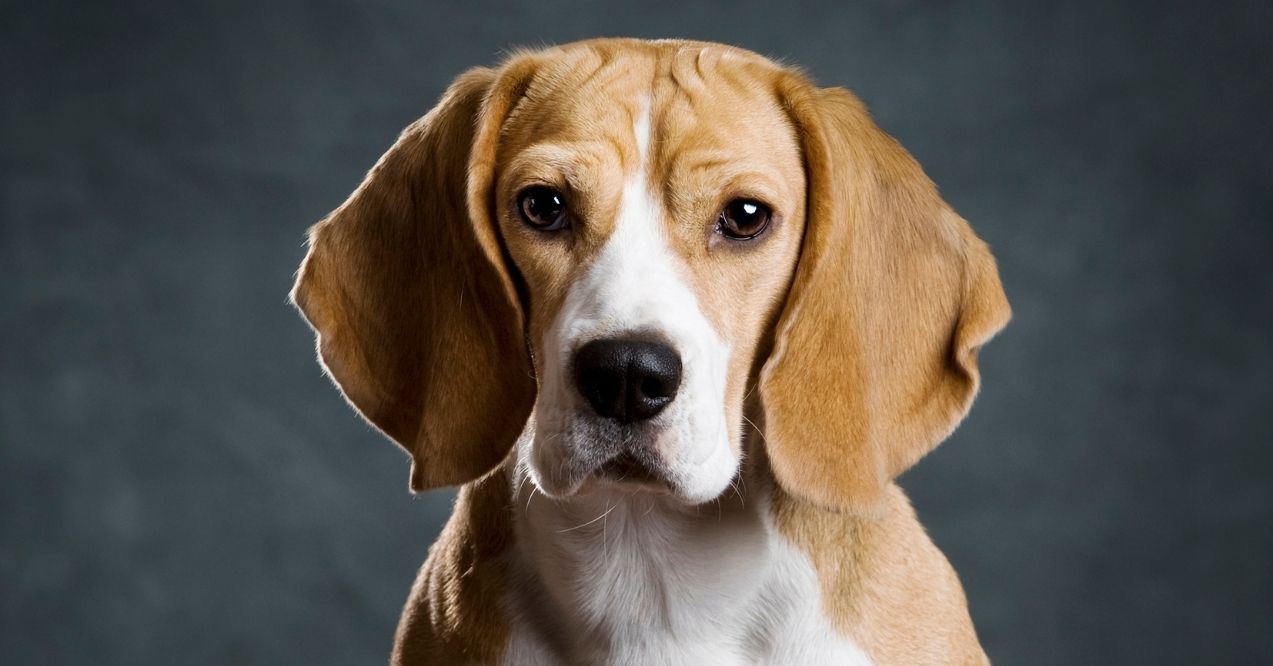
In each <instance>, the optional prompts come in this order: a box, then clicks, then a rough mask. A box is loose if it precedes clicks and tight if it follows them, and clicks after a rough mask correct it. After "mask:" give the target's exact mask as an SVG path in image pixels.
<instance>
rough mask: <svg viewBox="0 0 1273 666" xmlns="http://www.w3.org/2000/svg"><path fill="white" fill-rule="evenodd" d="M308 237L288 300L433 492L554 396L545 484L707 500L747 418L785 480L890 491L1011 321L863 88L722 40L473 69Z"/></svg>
mask: <svg viewBox="0 0 1273 666" xmlns="http://www.w3.org/2000/svg"><path fill="white" fill-rule="evenodd" d="M310 243H311V245H310V252H309V255H308V256H307V258H306V260H305V262H304V263H303V264H302V268H301V271H300V275H299V277H298V280H297V285H296V287H295V289H294V291H293V298H294V300H295V302H296V303H297V305H298V306H299V307H300V308H301V310H302V311H303V313H304V314H305V317H306V318H307V319H308V321H309V322H310V323H311V325H313V326H314V328H315V329H316V330H317V331H318V333H319V350H320V357H321V359H322V361H323V363H324V365H325V367H326V368H327V370H328V372H329V373H330V374H331V375H332V376H333V377H334V378H335V380H336V381H337V383H338V384H339V385H340V386H341V388H342V390H343V391H344V393H345V395H346V396H347V398H348V399H349V400H350V402H351V403H353V405H354V406H355V407H357V408H358V409H359V411H360V412H362V413H363V415H364V416H366V417H367V418H368V420H370V421H371V422H372V423H373V424H375V425H376V426H377V427H379V428H380V429H381V430H383V431H384V432H385V433H386V434H388V435H389V436H390V437H392V438H393V439H394V440H395V441H397V442H398V443H400V444H401V445H402V446H403V447H404V448H406V449H407V450H408V451H409V452H410V453H411V454H412V457H413V460H414V464H413V474H412V486H413V488H416V489H423V488H429V487H434V486H437V485H444V484H452V483H463V482H466V481H470V480H472V479H474V478H477V477H478V476H480V475H481V474H483V473H485V472H486V471H488V470H490V469H491V468H493V467H494V466H496V465H497V464H499V463H500V461H502V460H504V459H506V457H507V455H508V453H509V450H510V447H512V445H513V442H514V441H515V440H517V439H518V436H519V434H520V433H522V432H523V430H524V429H526V428H525V427H526V425H527V422H528V420H530V419H532V412H533V423H534V428H533V431H534V437H533V438H523V439H522V440H521V441H522V443H521V445H520V446H519V447H518V449H519V450H518V452H517V455H518V456H519V458H520V460H521V461H522V462H524V463H525V465H526V466H527V468H528V470H529V472H530V474H531V477H532V478H533V480H534V481H535V483H536V484H537V485H538V486H540V488H541V490H543V491H544V492H545V493H546V494H549V495H553V496H566V495H571V494H573V493H577V492H586V491H587V490H588V489H590V488H592V487H593V486H594V485H595V484H603V485H604V484H616V483H618V484H632V483H635V484H639V485H642V486H644V487H647V488H651V489H657V490H661V491H663V492H667V493H670V494H671V495H673V496H675V497H678V498H680V499H682V500H684V501H686V502H690V503H693V502H701V501H705V500H708V499H711V498H713V497H716V496H717V495H719V494H720V493H721V492H722V491H723V490H724V489H725V488H727V487H728V484H729V482H730V480H731V479H732V478H733V477H734V476H735V475H736V473H737V471H738V468H739V460H740V455H741V453H740V449H741V446H740V442H741V441H742V439H743V432H744V425H749V426H750V425H751V423H749V422H755V426H756V427H757V428H758V430H759V432H760V435H761V437H760V439H761V440H762V441H763V442H764V454H765V455H764V460H766V461H767V464H768V466H769V468H770V469H771V470H772V472H773V476H774V478H775V479H776V480H777V482H778V483H779V485H780V487H781V488H782V489H784V490H785V491H786V492H788V493H790V494H793V495H796V496H799V497H802V498H804V499H806V500H809V501H812V502H816V503H820V504H823V505H826V506H830V507H835V508H856V509H864V510H869V509H870V508H871V507H872V506H875V505H877V504H878V501H879V498H880V496H881V493H882V491H883V489H884V488H885V487H886V485H887V483H888V482H889V480H890V479H892V478H893V477H894V476H896V475H897V474H899V473H900V472H901V471H903V470H904V469H906V468H907V467H909V466H910V465H911V464H913V463H914V462H915V461H916V460H917V459H918V458H919V457H920V456H922V455H923V454H924V453H925V452H927V451H928V450H930V449H931V448H932V447H933V446H935V445H936V444H937V443H938V442H939V441H940V440H941V439H943V438H945V437H946V436H947V435H948V434H949V432H950V431H951V430H952V429H953V428H954V426H955V424H956V423H957V422H958V421H959V419H960V418H962V416H963V415H964V413H965V412H966V411H967V409H968V406H969V405H970V403H971V400H972V397H973V395H974V394H975V393H976V390H977V386H978V374H977V366H976V352H977V349H978V348H979V347H980V345H981V344H982V343H984V342H985V341H986V340H987V339H988V338H989V337H990V336H991V335H993V334H994V333H995V332H996V331H997V330H999V328H1001V327H1002V326H1003V324H1004V323H1005V322H1006V320H1007V317H1008V307H1007V303H1006V301H1005V299H1004V297H1003V292H1002V288H1001V287H1000V285H999V281H998V275H997V272H996V270H995V267H994V262H993V259H992V258H991V257H990V254H989V251H988V250H987V248H986V247H985V245H984V243H982V242H981V241H980V240H979V239H977V238H976V236H974V235H973V233H972V231H971V229H970V228H969V227H968V226H967V224H966V223H965V222H964V221H963V220H962V219H960V218H959V217H958V216H957V215H955V214H954V213H953V212H952V211H951V210H950V209H949V207H947V206H946V205H945V203H944V202H942V201H941V199H940V198H939V197H938V196H937V194H936V190H935V188H934V187H933V185H932V183H931V182H930V181H929V180H928V179H927V178H926V177H925V176H924V174H923V172H922V171H921V170H920V169H919V167H918V165H917V164H915V162H914V161H913V160H912V159H911V158H910V156H909V155H907V154H906V152H905V151H904V150H902V149H901V147H900V146H898V145H897V144H896V142H894V141H893V140H892V139H891V138H890V137H888V136H887V135H885V134H884V133H883V132H881V131H880V130H879V128H878V127H876V126H875V124H874V123H873V122H872V121H871V120H870V117H869V116H868V115H867V114H866V112H865V110H864V109H863V108H862V106H861V104H860V103H859V102H857V100H856V99H855V98H853V97H852V95H850V94H849V93H847V92H846V91H843V90H840V89H821V88H817V87H815V86H813V85H812V84H810V83H809V82H808V80H807V79H805V78H804V77H803V76H802V75H800V74H799V73H797V72H793V71H791V70H787V69H785V68H783V67H780V66H778V65H776V64H774V63H772V62H770V61H768V60H766V59H764V58H762V57H760V56H757V55H755V54H751V53H748V52H745V51H740V50H738V49H732V48H729V47H723V46H719V45H711V44H701V43H691V42H640V41H635V40H596V41H590V42H582V43H578V44H572V45H567V46H563V47H557V48H552V49H546V50H543V51H537V52H528V53H522V54H518V55H516V56H514V57H513V58H511V59H510V60H509V61H508V62H507V63H505V64H504V65H503V66H502V67H501V68H500V69H499V70H485V69H477V70H472V71H470V72H468V73H466V74H465V75H463V76H461V77H460V78H459V79H458V80H457V81H456V83H455V84H453V85H452V87H451V89H450V90H449V91H448V93H447V95H446V96H445V97H444V98H443V100H442V101H441V102H440V103H439V104H438V106H437V107H436V108H434V109H433V110H432V111H431V112H430V113H429V114H428V115H426V116H425V117H424V118H422V119H421V120H420V121H418V122H417V123H415V124H414V125H412V126H411V127H409V128H408V129H407V130H406V131H405V132H404V133H403V135H402V137H401V138H400V139H399V140H398V143H397V144H396V145H395V146H394V147H393V148H392V149H391V150H390V151H389V152H388V153H386V155H385V156H384V157H383V158H382V159H381V161H380V163H379V164H377V165H376V167H375V168H374V169H373V170H372V172H371V173H370V174H369V175H368V177H367V179H366V181H364V183H363V185H362V186H361V187H360V188H359V189H358V190H357V191H355V193H354V195H353V196H351V197H350V199H349V201H347V202H346V203H345V204H344V205H342V206H341V207H340V208H339V209H337V210H336V211H335V212H334V213H333V214H332V215H331V216H330V217H328V218H327V219H326V220H324V221H323V222H321V223H319V224H318V225H317V226H315V228H314V229H313V230H312V231H311V236H310ZM752 396H755V397H754V398H752ZM753 404H757V405H758V407H754V408H750V406H751V405H753ZM745 407H749V409H745ZM745 411H747V413H746V414H745V413H744V412H745Z"/></svg>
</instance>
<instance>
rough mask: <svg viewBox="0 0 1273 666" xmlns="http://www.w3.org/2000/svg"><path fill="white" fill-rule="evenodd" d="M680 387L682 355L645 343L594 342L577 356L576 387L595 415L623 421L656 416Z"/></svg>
mask: <svg viewBox="0 0 1273 666" xmlns="http://www.w3.org/2000/svg"><path fill="white" fill-rule="evenodd" d="M680 385H681V357H680V356H679V355H677V353H676V352H675V351H673V350H672V348H671V347H668V346H667V345H665V344H660V343H658V342H647V341H644V340H615V339H610V340H593V341H592V342H589V343H588V344H586V345H584V346H583V347H581V348H580V349H579V351H578V352H575V386H577V387H578V388H579V392H580V393H582V394H583V397H585V398H587V399H588V404H590V405H592V408H593V409H594V410H596V412H597V413H598V414H600V415H601V416H604V417H606V418H610V419H615V420H618V421H619V422H621V423H631V422H633V421H641V420H644V419H648V418H650V417H651V416H654V415H655V414H658V413H659V412H660V411H662V409H663V408H664V407H666V406H667V404H668V403H669V402H672V399H673V398H675V397H676V389H678V388H679V387H680Z"/></svg>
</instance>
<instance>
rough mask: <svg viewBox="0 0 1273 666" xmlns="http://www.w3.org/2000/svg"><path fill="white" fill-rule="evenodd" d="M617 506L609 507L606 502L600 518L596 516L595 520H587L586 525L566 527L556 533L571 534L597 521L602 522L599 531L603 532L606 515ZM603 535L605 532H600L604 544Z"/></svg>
mask: <svg viewBox="0 0 1273 666" xmlns="http://www.w3.org/2000/svg"><path fill="white" fill-rule="evenodd" d="M618 506H619V505H618V504H616V505H614V506H610V503H609V502H606V512H605V513H603V514H601V515H600V516H597V517H596V518H593V519H592V520H589V521H588V522H586V523H581V524H579V525H575V526H574V527H567V528H566V529H564V530H557V533H558V534H563V533H565V532H573V531H575V530H577V529H579V528H581V527H587V526H589V525H591V524H593V523H595V522H597V521H598V520H600V521H603V522H602V523H601V529H602V530H604V529H605V522H604V520H605V517H606V516H608V515H610V512H611V511H614V510H615V509H616V508H618ZM604 535H605V532H604V531H603V532H602V541H603V542H604V540H605V536H604Z"/></svg>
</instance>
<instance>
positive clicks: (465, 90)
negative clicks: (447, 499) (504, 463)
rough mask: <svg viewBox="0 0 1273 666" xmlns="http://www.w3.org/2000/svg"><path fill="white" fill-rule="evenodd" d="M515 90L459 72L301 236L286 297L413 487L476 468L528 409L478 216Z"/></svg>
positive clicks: (518, 354)
mask: <svg viewBox="0 0 1273 666" xmlns="http://www.w3.org/2000/svg"><path fill="white" fill-rule="evenodd" d="M516 87H517V83H516V81H513V80H511V79H510V78H509V77H500V76H498V75H497V73H496V72H494V71H492V70H488V69H474V70H471V71H469V72H467V73H465V74H464V75H462V76H460V77H459V78H458V79H457V80H456V81H455V83H454V84H452V86H451V88H450V89H449V90H448V91H447V92H446V94H445V96H444V97H443V98H442V100H441V102H439V103H438V105H437V107H435V108H434V109H433V110H432V111H430V112H429V113H428V115H426V116H424V117H423V118H421V119H420V120H418V121H416V122H415V123H414V124H412V125H411V126H409V127H407V129H406V130H404V131H403V133H402V135H401V136H400V137H399V138H398V141H397V143H395V144H394V146H393V147H392V148H390V149H389V152H387V153H385V155H384V156H383V157H381V158H380V161H379V162H378V163H377V164H376V166H375V167H374V168H373V169H372V170H371V172H370V173H369V174H368V175H367V177H366V179H365V180H364V181H363V183H362V185H360V186H359V187H358V189H357V190H355V191H354V193H353V195H351V196H350V198H349V200H348V201H346V202H345V203H344V204H343V205H341V206H340V208H337V209H336V210H335V212H333V213H332V214H331V215H329V216H328V217H327V218H326V219H324V220H323V221H321V222H319V223H318V224H317V225H315V226H314V227H313V228H312V229H311V230H310V233H309V254H308V256H306V257H305V260H304V262H303V263H302V264H301V268H300V273H299V276H298V278H297V281H296V286H295V287H294V288H293V290H292V299H293V302H295V303H296V305H297V306H298V307H299V308H300V310H301V312H302V313H303V314H304V316H305V318H306V320H308V321H309V323H310V325H311V326H312V327H313V328H314V330H315V332H316V333H317V335H318V350H319V355H320V358H321V361H322V363H323V364H324V366H325V367H326V369H327V372H328V373H329V374H330V375H331V377H332V378H333V380H335V382H336V383H337V384H338V385H339V386H340V388H341V390H342V391H343V392H344V394H345V397H346V398H347V399H348V400H349V402H350V403H351V404H353V406H354V407H355V408H357V410H358V411H359V412H360V413H361V414H362V415H363V416H364V417H365V418H366V419H367V420H368V421H370V422H371V423H372V424H373V425H375V426H376V427H377V428H379V429H380V430H381V431H383V432H384V433H385V434H386V435H388V436H389V437H391V438H392V439H393V440H394V441H395V442H397V443H398V444H400V445H401V446H402V447H403V448H404V449H406V450H407V452H409V453H410V454H411V456H412V459H413V464H412V472H411V488H412V489H413V490H417V491H419V490H424V489H428V488H433V487H437V486H442V485H451V484H460V483H465V482H467V481H470V480H472V479H475V478H477V477H479V476H481V475H482V474H483V473H485V472H486V471H488V470H490V469H491V468H492V467H494V466H495V465H496V464H498V463H499V462H500V461H501V460H502V459H503V458H504V456H505V455H506V454H507V453H508V450H509V448H510V447H511V446H512V443H513V441H514V440H515V439H516V438H517V436H518V434H519V433H520V432H521V430H522V428H523V427H524V425H525V423H526V420H527V418H528V416H529V414H530V410H531V406H532V404H533V402H534V395H535V380H534V378H533V371H532V369H531V364H530V358H529V356H528V351H527V348H526V345H525V342H524V337H523V332H522V313H521V310H520V306H519V302H518V298H517V294H516V291H515V288H514V285H513V282H512V280H511V279H510V276H509V273H508V271H507V269H506V267H505V259H504V256H503V254H504V253H503V250H502V247H501V245H500V242H499V238H498V235H497V233H496V230H495V227H494V220H493V219H492V218H491V217H490V215H489V213H490V211H489V199H490V196H491V193H490V184H491V176H490V173H489V172H490V169H491V162H492V160H493V158H492V155H493V152H494V143H495V139H494V137H496V136H498V128H499V125H500V124H502V122H503V118H504V116H505V115H506V113H507V111H508V105H509V104H510V103H511V100H512V97H513V95H512V93H510V92H509V91H510V90H511V89H514V88H516ZM488 153H490V154H488ZM470 165H472V166H470ZM471 174H473V175H471ZM474 175H475V177H474ZM470 201H472V202H474V203H475V204H477V206H476V207H472V206H471V205H470Z"/></svg>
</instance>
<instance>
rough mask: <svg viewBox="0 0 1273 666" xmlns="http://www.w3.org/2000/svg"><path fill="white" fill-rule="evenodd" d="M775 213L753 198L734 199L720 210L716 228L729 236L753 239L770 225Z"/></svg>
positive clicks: (736, 238)
mask: <svg viewBox="0 0 1273 666" xmlns="http://www.w3.org/2000/svg"><path fill="white" fill-rule="evenodd" d="M772 217H773V213H772V212H771V211H770V210H769V207H768V206H766V205H765V204H762V203H760V202H759V201H753V200H751V199H734V200H733V201H731V202H729V205H728V206H725V210H722V211H721V212H720V219H719V220H717V221H716V228H717V229H720V232H721V233H722V234H724V235H725V237H727V238H732V239H734V240H751V239H753V238H755V237H757V236H759V235H760V234H762V233H764V231H765V229H766V228H768V227H769V220H770V218H772Z"/></svg>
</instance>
